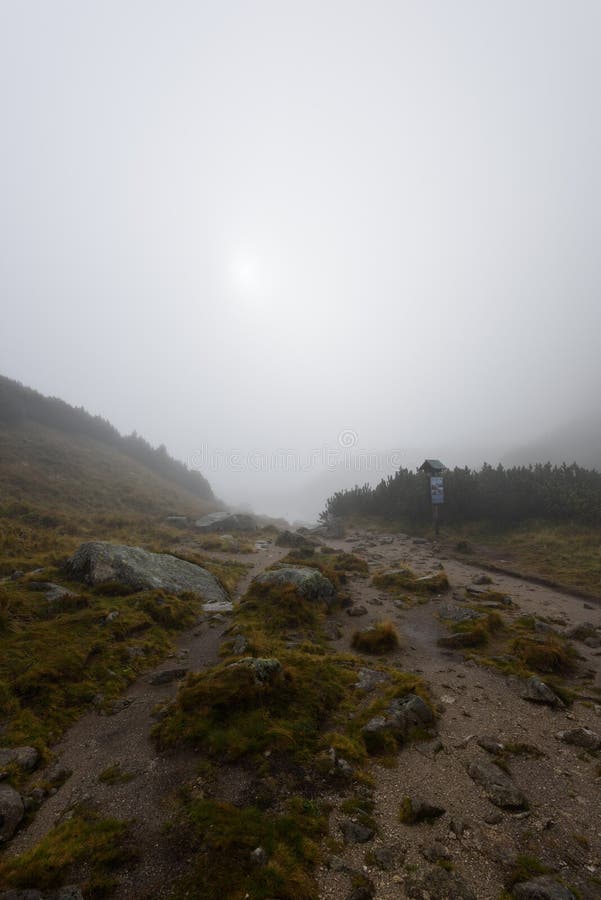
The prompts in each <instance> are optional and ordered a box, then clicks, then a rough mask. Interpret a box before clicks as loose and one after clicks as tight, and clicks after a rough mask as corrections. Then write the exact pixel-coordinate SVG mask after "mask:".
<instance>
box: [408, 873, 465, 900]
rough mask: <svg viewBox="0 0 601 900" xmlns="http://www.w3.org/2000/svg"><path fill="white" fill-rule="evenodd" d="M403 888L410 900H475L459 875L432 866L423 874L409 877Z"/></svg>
mask: <svg viewBox="0 0 601 900" xmlns="http://www.w3.org/2000/svg"><path fill="white" fill-rule="evenodd" d="M404 888H405V893H406V895H407V897H409V898H410V900H477V897H476V895H475V894H474V892H473V891H472V889H471V888H470V887H469V886H468V885H467V884H466V883H465V881H464V880H463V878H462V877H461V876H460V875H457V873H456V872H447V870H446V869H443V868H441V867H440V866H433V867H432V868H431V869H430V871H429V872H426V873H424V874H422V873H419V872H418V873H416V874H414V875H410V876H409V878H407V880H406V881H405V885H404Z"/></svg>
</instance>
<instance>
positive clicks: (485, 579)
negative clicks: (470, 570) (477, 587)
mask: <svg viewBox="0 0 601 900" xmlns="http://www.w3.org/2000/svg"><path fill="white" fill-rule="evenodd" d="M472 584H492V578H491V577H490V575H474V577H473V578H472Z"/></svg>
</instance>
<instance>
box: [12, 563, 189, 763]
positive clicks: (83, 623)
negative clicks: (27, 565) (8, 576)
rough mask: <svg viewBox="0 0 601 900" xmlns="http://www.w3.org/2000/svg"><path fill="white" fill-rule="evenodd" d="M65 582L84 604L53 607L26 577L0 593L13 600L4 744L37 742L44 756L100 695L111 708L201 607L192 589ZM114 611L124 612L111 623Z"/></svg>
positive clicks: (157, 659)
mask: <svg viewBox="0 0 601 900" xmlns="http://www.w3.org/2000/svg"><path fill="white" fill-rule="evenodd" d="M51 576H52V578H55V577H58V576H57V575H56V573H51ZM44 577H45V576H44ZM61 582H62V583H65V584H66V586H68V587H70V588H71V589H73V590H76V591H79V592H80V596H81V597H82V598H83V599H84V600H85V603H84V605H82V606H81V607H79V608H78V607H74V608H73V609H69V610H67V611H62V610H60V609H58V610H56V611H54V609H53V608H52V607H49V605H48V604H47V603H46V601H45V600H44V597H43V595H42V594H41V593H40V592H39V591H32V590H30V589H28V585H27V583H26V582H25V583H21V582H8V583H5V584H4V585H0V598H3V599H4V600H5V602H6V603H7V604H8V605H9V607H10V618H9V622H8V625H5V627H4V630H3V634H2V655H1V657H0V716H1V717H2V719H3V720H4V721H5V723H6V724H5V730H4V733H3V743H4V744H8V745H18V744H33V745H34V746H36V747H37V748H38V749H39V750H40V752H41V753H42V755H43V756H44V755H47V752H48V748H49V746H50V745H51V744H52V743H53V742H54V741H56V740H57V739H58V738H59V737H60V735H61V733H62V731H63V730H64V729H65V728H66V727H67V726H68V725H70V724H71V723H72V722H73V721H74V720H75V719H76V718H77V717H78V716H79V715H80V714H81V713H82V712H83V711H85V710H87V709H89V708H90V704H91V703H92V701H93V700H95V699H96V698H99V695H102V699H99V701H98V702H100V704H101V705H104V706H105V707H106V708H107V709H108V708H109V706H110V704H111V703H112V701H114V700H116V699H117V698H118V697H119V696H120V694H121V693H122V692H123V690H124V689H125V688H126V687H127V685H128V684H130V683H131V682H132V681H133V680H134V679H135V678H136V677H137V676H138V674H139V673H140V672H141V671H143V670H144V669H146V668H148V667H149V666H151V665H153V664H156V663H157V662H158V661H159V660H160V659H161V658H163V657H164V656H165V655H166V653H167V652H168V651H169V650H170V648H171V647H172V640H173V637H174V636H175V634H176V632H177V631H178V630H179V629H181V628H184V627H186V626H189V625H191V624H192V623H193V621H194V620H195V618H196V616H197V615H198V612H199V611H200V610H201V608H202V603H201V601H200V599H199V598H195V597H192V596H185V597H183V596H180V597H174V596H170V595H168V594H164V593H163V592H161V591H144V592H141V593H138V594H129V595H126V596H120V597H119V596H114V595H112V596H110V597H103V596H101V595H99V594H97V593H96V592H94V593H92V592H91V591H88V590H86V589H85V588H83V589H82V586H81V585H76V584H74V583H69V582H65V580H64V579H62V578H61ZM111 611H118V612H119V615H118V616H117V617H116V618H115V619H114V620H113V621H111V622H108V623H107V622H106V616H107V614H108V613H109V612H111Z"/></svg>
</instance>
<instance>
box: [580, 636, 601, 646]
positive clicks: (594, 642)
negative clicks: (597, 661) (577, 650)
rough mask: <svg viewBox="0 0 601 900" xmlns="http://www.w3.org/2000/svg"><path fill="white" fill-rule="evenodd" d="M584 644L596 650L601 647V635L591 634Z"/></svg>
mask: <svg viewBox="0 0 601 900" xmlns="http://www.w3.org/2000/svg"><path fill="white" fill-rule="evenodd" d="M582 643H583V644H585V645H586V646H587V647H590V648H591V649H592V650H596V649H597V648H598V647H601V635H598V634H590V635H589V636H588V637H585V639H584V641H583V642H582Z"/></svg>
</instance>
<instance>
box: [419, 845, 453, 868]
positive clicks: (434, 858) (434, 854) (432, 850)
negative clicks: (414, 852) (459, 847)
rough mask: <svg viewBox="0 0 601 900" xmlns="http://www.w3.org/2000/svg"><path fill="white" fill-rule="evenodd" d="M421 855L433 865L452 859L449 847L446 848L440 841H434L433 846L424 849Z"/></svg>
mask: <svg viewBox="0 0 601 900" xmlns="http://www.w3.org/2000/svg"><path fill="white" fill-rule="evenodd" d="M421 853H422V856H423V857H424V859H427V860H428V862H431V863H437V862H444V861H447V860H449V859H450V858H451V854H450V853H449V849H448V847H445V846H444V844H441V843H440V841H434V843H433V844H430V845H429V846H426V847H422V848H421Z"/></svg>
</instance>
